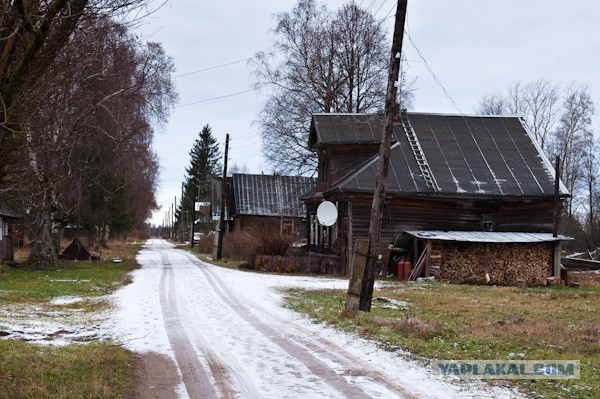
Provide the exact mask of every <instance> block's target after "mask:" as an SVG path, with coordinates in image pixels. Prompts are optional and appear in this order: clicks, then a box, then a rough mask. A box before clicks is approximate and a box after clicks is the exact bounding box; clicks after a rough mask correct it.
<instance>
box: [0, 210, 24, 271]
mask: <svg viewBox="0 0 600 399" xmlns="http://www.w3.org/2000/svg"><path fill="white" fill-rule="evenodd" d="M20 217H21V216H20V215H19V214H18V213H16V212H15V211H13V210H12V209H10V208H9V207H8V206H7V205H5V204H3V203H0V263H4V262H13V261H14V248H13V240H12V235H11V233H12V229H11V225H12V224H13V223H14V222H15V220H17V219H20Z"/></svg>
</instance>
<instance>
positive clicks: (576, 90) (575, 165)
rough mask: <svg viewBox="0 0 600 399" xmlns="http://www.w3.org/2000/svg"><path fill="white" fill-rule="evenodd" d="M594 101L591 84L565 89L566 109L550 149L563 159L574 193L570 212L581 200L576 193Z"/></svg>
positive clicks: (563, 170)
mask: <svg viewBox="0 0 600 399" xmlns="http://www.w3.org/2000/svg"><path fill="white" fill-rule="evenodd" d="M593 114H594V103H593V101H592V98H591V95H590V93H589V87H588V86H581V85H576V84H572V85H571V86H569V88H568V89H567V90H566V92H565V97H564V100H563V111H562V114H561V117H560V122H559V126H558V127H557V129H556V130H555V131H554V132H553V134H552V137H551V143H550V147H549V149H550V151H551V154H552V156H553V157H555V156H559V157H560V159H561V162H560V169H561V179H562V181H563V183H564V184H565V185H566V186H567V189H568V190H569V194H570V195H571V196H570V198H569V202H568V213H569V215H571V216H572V215H573V214H574V212H575V210H576V209H575V208H576V205H578V203H579V202H580V198H581V197H580V196H578V195H577V194H578V193H579V192H580V190H581V188H582V187H581V185H582V182H583V176H584V159H585V149H586V142H588V141H589V140H590V136H591V135H592V130H591V118H592V115H593Z"/></svg>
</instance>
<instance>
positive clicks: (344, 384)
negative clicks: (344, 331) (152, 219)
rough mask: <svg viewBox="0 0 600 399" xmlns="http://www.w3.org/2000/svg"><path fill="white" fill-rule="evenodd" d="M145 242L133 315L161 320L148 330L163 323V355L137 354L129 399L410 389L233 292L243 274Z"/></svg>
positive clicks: (392, 394) (367, 394)
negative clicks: (142, 278) (146, 276)
mask: <svg viewBox="0 0 600 399" xmlns="http://www.w3.org/2000/svg"><path fill="white" fill-rule="evenodd" d="M147 250H149V251H152V252H153V254H151V257H152V261H151V262H150V261H148V262H146V263H145V262H144V261H142V262H141V263H142V265H143V267H148V268H152V269H154V270H153V271H151V272H152V273H153V279H154V280H156V279H157V278H158V281H157V282H156V283H154V282H152V285H153V284H155V285H153V286H150V285H151V284H149V283H148V282H147V283H146V285H147V286H146V287H144V292H143V295H142V297H143V298H144V300H143V302H142V303H140V304H138V306H139V307H141V309H139V310H140V311H139V312H138V313H139V314H140V315H141V316H140V317H141V318H140V321H139V322H140V323H144V324H147V323H150V321H152V320H157V319H159V318H160V319H161V320H162V326H159V327H154V329H156V328H159V329H160V328H162V329H164V331H165V335H166V338H167V339H168V346H169V353H170V354H171V356H167V357H165V356H164V355H159V354H157V353H151V354H143V355H140V357H139V358H138V359H137V360H136V367H135V380H136V389H135V394H134V398H136V399H137V398H157V399H171V398H175V397H182V398H185V397H189V398H192V399H196V398H211V399H212V398H225V399H229V398H277V399H279V398H353V399H354V398H357V399H359V398H365V399H366V398H372V397H381V398H414V397H415V396H413V395H411V394H410V393H409V392H408V391H407V390H406V389H404V388H402V387H401V386H399V385H398V384H396V383H394V382H392V381H390V380H388V379H387V378H385V377H384V376H383V375H380V374H378V373H376V372H374V371H372V370H370V369H371V367H370V366H369V364H363V362H361V360H360V359H358V358H356V357H355V356H354V355H352V354H351V353H348V352H346V351H345V350H344V349H343V348H340V347H338V346H336V345H335V344H334V343H332V342H329V341H327V340H326V339H324V338H322V337H320V336H317V335H316V334H314V333H312V332H311V331H309V330H307V329H304V328H303V327H302V326H300V325H298V324H297V323H295V322H293V321H290V320H286V319H285V318H282V317H280V316H278V315H275V314H272V313H271V309H270V307H269V306H266V307H265V306H263V305H264V304H261V303H260V301H254V300H253V299H252V298H249V297H248V296H247V295H243V294H242V293H241V292H238V289H237V287H239V284H240V283H243V282H239V281H233V282H232V281H228V280H226V279H223V278H222V277H223V276H222V275H221V269H218V268H215V267H214V266H212V265H208V264H205V263H203V262H201V261H199V260H198V259H197V258H195V257H194V256H193V255H192V254H190V253H187V252H185V251H181V250H175V249H173V248H172V247H170V246H168V245H162V244H161V243H160V242H155V245H150V246H148V247H147ZM148 256H150V255H148ZM159 271H160V274H159ZM246 275H247V274H245V273H240V274H239V277H240V278H244V276H246ZM134 284H135V279H134ZM156 288H157V289H156ZM258 289H260V287H259V288H258ZM155 296H157V297H158V298H156V297H155ZM152 303H159V304H160V309H153V308H152V306H151V304H152ZM132 306H136V305H135V304H132ZM156 312H160V315H157V314H156ZM151 332H153V331H151ZM145 339H146V340H147V341H150V340H151V338H150V337H147V338H145Z"/></svg>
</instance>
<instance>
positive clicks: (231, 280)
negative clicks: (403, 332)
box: [0, 240, 523, 399]
mask: <svg viewBox="0 0 600 399" xmlns="http://www.w3.org/2000/svg"><path fill="white" fill-rule="evenodd" d="M137 260H138V262H139V263H140V264H141V265H142V267H141V268H140V269H137V270H135V271H133V272H132V279H133V282H132V283H131V284H129V285H127V286H125V287H122V288H121V289H120V290H118V291H117V292H116V293H115V294H114V295H112V296H111V297H110V298H97V299H93V300H107V299H108V300H110V301H112V302H113V303H114V305H115V307H114V310H112V311H103V312H100V313H88V312H84V311H82V309H78V307H77V303H78V302H79V301H86V300H90V299H89V298H88V299H81V298H77V297H61V298H56V299H54V300H52V301H50V302H48V303H46V304H40V305H39V306H27V307H23V306H4V307H0V336H2V338H3V339H21V340H26V341H31V342H37V343H41V344H52V345H65V344H69V343H73V342H85V341H87V340H91V339H114V340H115V341H117V342H120V343H122V344H123V345H124V346H125V347H127V348H128V349H130V350H133V351H135V352H139V353H145V352H146V353H147V352H155V353H159V354H164V355H167V356H169V357H171V358H172V359H173V360H174V362H175V363H176V364H178V363H177V356H176V355H177V353H176V350H174V347H173V343H172V340H170V339H169V334H168V333H167V329H166V326H167V325H169V326H171V330H172V329H173V328H174V327H173V326H175V327H177V328H178V329H181V330H182V331H179V333H180V334H179V335H180V337H179V338H181V337H183V338H184V339H183V341H185V342H187V343H188V346H189V348H188V349H189V352H190V353H191V354H192V355H193V356H192V357H196V358H197V359H200V363H201V364H202V367H201V368H204V369H206V370H208V369H209V365H207V359H208V358H210V357H211V356H214V357H215V358H216V359H217V360H218V361H219V362H220V365H222V366H224V367H225V368H226V369H228V370H229V376H228V377H229V378H230V379H231V380H232V381H229V382H230V383H231V384H230V385H232V386H233V392H234V394H233V395H232V397H240V398H252V399H253V398H274V399H275V398H277V399H280V398H302V399H304V398H339V397H340V386H341V385H340V383H339V381H338V382H337V385H336V381H333V383H332V381H331V380H332V375H333V376H334V377H335V376H341V377H342V380H343V381H345V382H351V383H352V384H350V385H353V386H355V387H358V388H359V389H360V390H361V392H362V393H363V395H364V393H366V394H367V395H368V396H369V397H374V398H398V397H400V396H398V394H397V393H395V392H393V391H392V390H390V389H388V388H387V387H386V386H384V385H385V384H383V385H382V384H381V381H379V382H378V379H377V377H376V376H383V377H384V379H387V380H389V381H394V382H396V383H397V384H399V385H401V386H402V387H403V388H404V389H405V390H407V391H409V392H410V393H412V394H413V395H416V396H417V397H420V398H457V399H458V398H461V399H462V398H467V399H468V398H473V399H475V398H477V399H481V398H505V399H509V398H519V397H523V396H521V395H519V394H518V393H516V392H515V391H514V390H509V389H507V388H501V387H492V386H489V385H486V384H485V383H480V382H472V381H470V382H461V381H445V380H443V379H442V377H440V376H439V375H436V374H435V373H433V372H432V371H431V370H430V369H429V368H427V367H423V366H422V365H420V364H418V363H417V362H415V361H409V360H407V359H406V357H405V356H404V354H403V353H402V352H388V351H384V350H382V349H380V348H378V347H377V345H376V344H375V343H373V342H369V341H366V340H364V339H361V338H360V337H358V336H356V335H353V334H347V333H343V332H340V331H337V330H335V329H333V328H331V327H327V326H324V325H321V324H315V323H314V322H312V321H311V320H309V319H307V318H305V317H303V316H301V315H299V314H297V313H295V312H293V311H291V310H289V309H285V308H283V306H282V304H283V299H284V298H283V294H282V292H281V289H282V288H284V287H298V288H303V289H347V287H348V281H347V280H342V279H333V278H319V277H314V278H313V277H300V276H282V275H269V274H259V273H251V272H243V271H238V270H232V269H225V268H220V267H216V266H213V265H211V264H207V263H204V262H201V261H199V260H197V259H196V258H195V257H194V256H193V255H192V254H190V253H188V252H185V251H183V250H178V249H175V248H174V246H173V245H170V244H167V243H166V242H165V241H162V240H150V241H149V242H148V243H147V244H146V245H145V249H144V250H142V251H141V252H140V253H139V255H138V258H137ZM165 262H166V264H168V265H169V272H170V273H172V274H167V273H165ZM161 279H162V280H161ZM166 282H169V284H167V283H166ZM161 284H162V285H161ZM161 288H162V290H161ZM161 295H162V296H161ZM173 298H175V299H174V300H173ZM161 300H162V303H161ZM386 305H394V306H401V307H405V306H410V304H405V303H399V304H381V306H386ZM165 307H167V308H168V309H170V310H171V311H173V310H174V311H175V313H176V314H175V315H176V316H177V319H176V320H175V323H174V321H173V320H171V319H170V320H167V322H165V318H164V317H163V314H165V311H164V308H165ZM172 316H173V315H171V316H170V317H171V318H172ZM7 334H8V335H7ZM170 336H171V338H173V333H172V332H171V335H170ZM180 344H181V342H180ZM179 350H180V352H179V355H180V360H181V347H180V349H179ZM340 356H341V357H343V358H344V359H346V360H344V359H341V357H340ZM307 359H308V360H307ZM311 359H312V360H311ZM315 359H316V360H315ZM340 359H341V360H340ZM347 359H351V362H354V363H353V365H349V364H348V360H347ZM187 360H189V358H188V359H187ZM179 366H181V365H179ZM318 367H324V368H325V369H324V371H323V370H321V371H322V372H324V373H325V374H329V377H328V378H327V377H326V376H325V377H324V376H323V375H319V374H320V373H319V371H318V370H315V368H317V369H318ZM182 370H183V369H182V368H181V367H180V368H179V371H180V375H181V376H182V377H185V370H184V372H182ZM365 370H368V372H367V373H365ZM188 374H189V370H188ZM374 375H375V377H374ZM211 378H212V377H211ZM333 379H334V380H335V378H333ZM183 380H185V378H182V384H181V386H180V387H179V390H178V394H179V396H180V397H181V398H182V399H185V398H189V395H188V392H189V390H190V389H189V387H187V388H186V386H185V385H184V382H185V381H183ZM211 381H212V382H213V383H214V384H215V385H216V384H217V381H216V380H215V379H214V378H213V379H212V380H211ZM343 384H344V383H342V385H343ZM226 385H227V384H226ZM336 387H337V388H336ZM341 389H342V390H344V387H343V386H342V388H341ZM344 396H346V397H353V396H352V389H349V390H348V392H346V393H345V395H344Z"/></svg>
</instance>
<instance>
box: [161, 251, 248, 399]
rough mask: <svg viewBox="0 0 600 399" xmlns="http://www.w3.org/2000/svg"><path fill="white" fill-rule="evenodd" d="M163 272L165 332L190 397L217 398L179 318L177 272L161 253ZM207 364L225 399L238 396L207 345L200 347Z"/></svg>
mask: <svg viewBox="0 0 600 399" xmlns="http://www.w3.org/2000/svg"><path fill="white" fill-rule="evenodd" d="M161 256H162V266H163V271H162V274H161V277H160V285H159V291H160V293H159V294H160V305H161V308H162V312H163V316H164V320H165V329H166V331H167V336H168V337H169V342H170V343H171V347H172V348H173V352H174V354H175V360H176V362H177V364H178V366H179V369H180V370H181V375H182V379H183V383H184V384H185V387H186V390H187V393H188V395H189V396H190V398H192V399H196V398H217V397H219V396H217V392H216V391H215V388H214V386H213V382H212V381H211V379H210V377H209V375H208V374H207V373H206V370H205V367H203V366H202V363H201V362H200V360H199V358H198V356H197V355H196V353H195V351H194V350H193V345H192V342H191V341H190V339H189V337H188V336H187V334H186V332H185V330H184V326H183V324H182V323H181V319H180V318H179V311H178V309H177V298H176V296H175V281H174V273H173V268H172V266H171V263H170V262H169V259H168V256H167V255H166V254H165V253H161ZM199 349H200V350H201V351H202V353H203V355H204V357H205V358H206V361H207V363H208V368H209V369H210V372H211V375H212V377H213V378H214V380H215V382H216V386H217V387H218V388H219V390H220V392H221V396H220V397H221V398H224V399H233V398H235V397H237V395H236V394H235V391H234V390H233V389H232V387H231V380H230V377H229V371H228V369H227V367H226V366H225V365H224V364H222V363H221V362H220V361H219V360H218V358H217V357H216V356H215V355H214V354H213V353H212V352H211V351H210V350H209V349H208V348H207V347H206V346H205V345H200V348H199Z"/></svg>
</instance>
